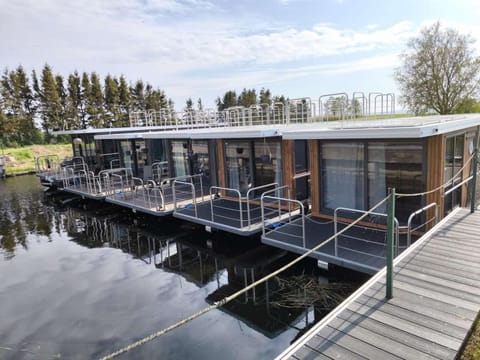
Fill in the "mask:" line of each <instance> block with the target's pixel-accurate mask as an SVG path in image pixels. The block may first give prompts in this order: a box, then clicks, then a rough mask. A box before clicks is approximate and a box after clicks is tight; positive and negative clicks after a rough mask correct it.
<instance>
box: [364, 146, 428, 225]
mask: <svg viewBox="0 0 480 360" xmlns="http://www.w3.org/2000/svg"><path fill="white" fill-rule="evenodd" d="M422 170H423V145H422V142H395V141H388V142H387V141H385V142H369V143H368V208H371V207H373V206H374V205H376V204H377V203H378V202H380V201H381V200H383V199H384V198H385V197H386V196H387V194H388V189H389V188H395V190H396V191H397V192H398V193H407V194H412V193H418V192H422V189H423V188H424V181H423V171H422ZM421 200H422V199H421V197H401V198H398V199H397V201H396V209H395V215H396V217H397V218H398V219H399V220H400V221H401V222H402V221H403V222H406V221H407V220H408V216H409V215H410V214H411V213H412V211H415V210H417V209H419V208H421V207H422V201H421ZM376 212H386V205H382V206H381V207H379V208H378V209H377V210H376Z"/></svg>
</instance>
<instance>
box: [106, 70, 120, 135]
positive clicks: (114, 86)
mask: <svg viewBox="0 0 480 360" xmlns="http://www.w3.org/2000/svg"><path fill="white" fill-rule="evenodd" d="M104 89H105V108H106V110H107V111H106V113H105V122H106V123H107V124H108V125H109V126H110V125H113V124H114V123H115V122H116V121H117V120H118V116H119V113H120V90H119V84H118V80H117V79H116V78H114V77H112V76H111V75H110V74H108V75H107V77H106V78H105V86H104Z"/></svg>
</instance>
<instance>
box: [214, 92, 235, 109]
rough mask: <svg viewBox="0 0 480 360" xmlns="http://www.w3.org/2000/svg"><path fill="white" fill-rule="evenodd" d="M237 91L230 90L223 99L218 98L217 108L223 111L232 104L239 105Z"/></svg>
mask: <svg viewBox="0 0 480 360" xmlns="http://www.w3.org/2000/svg"><path fill="white" fill-rule="evenodd" d="M237 105H238V102H237V93H236V92H235V90H229V91H227V92H226V93H225V95H223V99H220V97H218V98H217V109H218V111H222V110H225V109H228V108H229V107H232V106H237Z"/></svg>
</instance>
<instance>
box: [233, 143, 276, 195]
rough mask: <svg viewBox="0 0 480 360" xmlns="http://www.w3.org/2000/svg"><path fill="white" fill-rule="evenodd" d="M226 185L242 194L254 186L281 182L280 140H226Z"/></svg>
mask: <svg viewBox="0 0 480 360" xmlns="http://www.w3.org/2000/svg"><path fill="white" fill-rule="evenodd" d="M225 167H226V175H227V176H226V180H227V187H228V188H232V189H237V190H239V191H240V192H241V193H242V195H245V194H246V193H247V191H248V190H249V189H250V188H252V187H257V186H261V185H267V184H271V183H275V182H276V183H278V184H282V156H281V144H280V140H272V139H258V140H254V141H245V140H228V141H225Z"/></svg>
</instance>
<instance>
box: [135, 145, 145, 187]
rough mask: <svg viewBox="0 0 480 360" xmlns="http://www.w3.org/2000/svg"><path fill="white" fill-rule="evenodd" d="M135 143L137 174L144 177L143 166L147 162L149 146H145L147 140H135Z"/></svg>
mask: <svg viewBox="0 0 480 360" xmlns="http://www.w3.org/2000/svg"><path fill="white" fill-rule="evenodd" d="M134 143H135V159H134V160H135V166H134V174H135V176H137V177H139V178H141V179H143V168H144V166H145V165H146V164H147V163H148V162H147V155H148V154H147V148H146V147H145V140H134Z"/></svg>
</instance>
